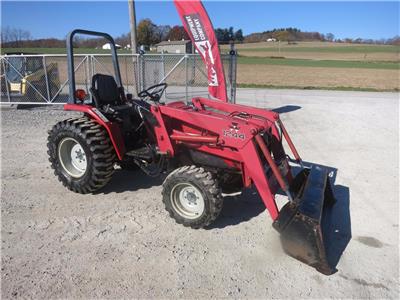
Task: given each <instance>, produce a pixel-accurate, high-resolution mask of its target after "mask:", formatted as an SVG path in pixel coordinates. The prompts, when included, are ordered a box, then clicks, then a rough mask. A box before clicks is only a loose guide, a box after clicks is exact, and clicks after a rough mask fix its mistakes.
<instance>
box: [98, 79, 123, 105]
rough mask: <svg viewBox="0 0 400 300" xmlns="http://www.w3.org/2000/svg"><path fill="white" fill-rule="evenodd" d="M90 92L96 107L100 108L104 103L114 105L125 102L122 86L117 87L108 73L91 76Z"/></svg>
mask: <svg viewBox="0 0 400 300" xmlns="http://www.w3.org/2000/svg"><path fill="white" fill-rule="evenodd" d="M90 93H91V94H92V97H93V100H94V104H95V105H96V107H97V108H102V107H103V106H104V105H110V106H113V107H114V106H119V105H124V104H125V101H124V100H123V99H124V98H125V97H124V96H123V95H124V92H123V88H122V87H118V86H117V83H116V82H115V79H114V77H113V76H110V75H104V74H95V75H94V76H93V77H92V87H91V88H90Z"/></svg>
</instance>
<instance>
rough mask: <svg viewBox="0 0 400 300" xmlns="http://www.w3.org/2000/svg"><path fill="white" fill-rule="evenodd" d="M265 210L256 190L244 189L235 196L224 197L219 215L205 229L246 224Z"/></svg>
mask: <svg viewBox="0 0 400 300" xmlns="http://www.w3.org/2000/svg"><path fill="white" fill-rule="evenodd" d="M264 210H265V205H264V203H263V202H262V200H261V198H260V196H259V195H258V192H257V190H255V189H245V190H243V192H242V194H240V195H237V196H225V197H224V206H223V207H222V211H221V214H220V215H219V217H218V218H217V220H215V222H214V223H212V224H211V225H210V226H209V227H207V228H206V229H214V228H225V227H227V226H232V225H237V224H240V223H243V222H247V221H249V220H250V219H252V218H254V217H256V216H258V215H259V214H261V213H262V212H263V211H264Z"/></svg>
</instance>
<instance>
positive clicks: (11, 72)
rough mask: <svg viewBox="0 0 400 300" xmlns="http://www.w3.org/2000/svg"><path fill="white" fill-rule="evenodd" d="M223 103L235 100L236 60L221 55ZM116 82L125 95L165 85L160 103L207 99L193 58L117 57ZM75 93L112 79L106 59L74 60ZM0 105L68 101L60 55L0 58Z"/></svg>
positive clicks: (201, 68) (202, 70) (202, 72)
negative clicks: (98, 78)
mask: <svg viewBox="0 0 400 300" xmlns="http://www.w3.org/2000/svg"><path fill="white" fill-rule="evenodd" d="M221 58H222V62H223V65H224V73H225V79H226V84H227V92H228V98H229V101H230V102H235V97H236V70H237V69H236V64H237V60H236V55H234V54H232V55H231V54H229V55H222V56H221ZM118 60H119V64H120V72H121V79H122V82H123V85H124V88H125V91H126V93H131V94H134V95H135V94H137V93H138V92H139V91H141V90H143V89H145V88H147V87H149V86H151V85H154V84H157V83H161V82H166V83H168V88H167V91H166V93H165V94H164V96H163V99H162V100H164V101H165V102H171V101H176V100H184V101H189V100H190V99H191V98H192V97H195V96H204V97H208V96H209V94H208V80H207V70H206V67H205V65H204V63H203V61H202V60H201V57H200V56H199V55H197V54H144V55H130V54H120V55H119V56H118ZM74 65H75V81H76V88H77V89H78V88H79V89H83V90H85V91H86V93H87V94H90V93H89V89H90V87H91V80H92V76H93V75H94V74H96V73H101V74H109V75H112V76H114V69H113V65H112V59H111V56H110V55H101V54H93V55H75V57H74ZM0 69H1V103H2V104H3V103H7V104H62V103H65V102H67V101H68V87H69V85H68V65H67V57H66V55H4V56H1V57H0Z"/></svg>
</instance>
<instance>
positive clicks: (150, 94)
mask: <svg viewBox="0 0 400 300" xmlns="http://www.w3.org/2000/svg"><path fill="white" fill-rule="evenodd" d="M167 86H168V84H166V83H159V84H155V85H152V86H150V87H148V88H147V89H145V90H143V91H141V92H140V93H139V94H138V96H139V97H140V98H142V99H146V98H148V100H151V101H153V102H159V101H160V99H161V96H162V94H163V93H164V91H165V89H166V88H167Z"/></svg>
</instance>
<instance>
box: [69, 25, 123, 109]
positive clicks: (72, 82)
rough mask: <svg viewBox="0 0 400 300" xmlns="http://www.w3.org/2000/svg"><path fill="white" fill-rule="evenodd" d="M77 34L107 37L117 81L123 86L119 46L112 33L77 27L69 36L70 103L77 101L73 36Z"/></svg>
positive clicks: (119, 86) (119, 85)
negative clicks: (118, 54) (116, 45)
mask: <svg viewBox="0 0 400 300" xmlns="http://www.w3.org/2000/svg"><path fill="white" fill-rule="evenodd" d="M76 34H84V35H91V36H98V37H103V38H105V39H107V40H108V41H109V42H110V45H111V55H112V62H113V65H114V73H115V81H116V83H117V86H118V88H122V80H121V73H120V71H119V64H118V57H117V48H116V47H115V42H114V39H113V38H112V36H111V35H109V34H108V33H104V32H97V31H90V30H84V29H75V30H72V31H71V32H70V33H68V36H67V59H68V81H69V98H68V102H69V103H74V104H75V103H76V99H75V67H74V46H73V38H74V36H75V35H76Z"/></svg>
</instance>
